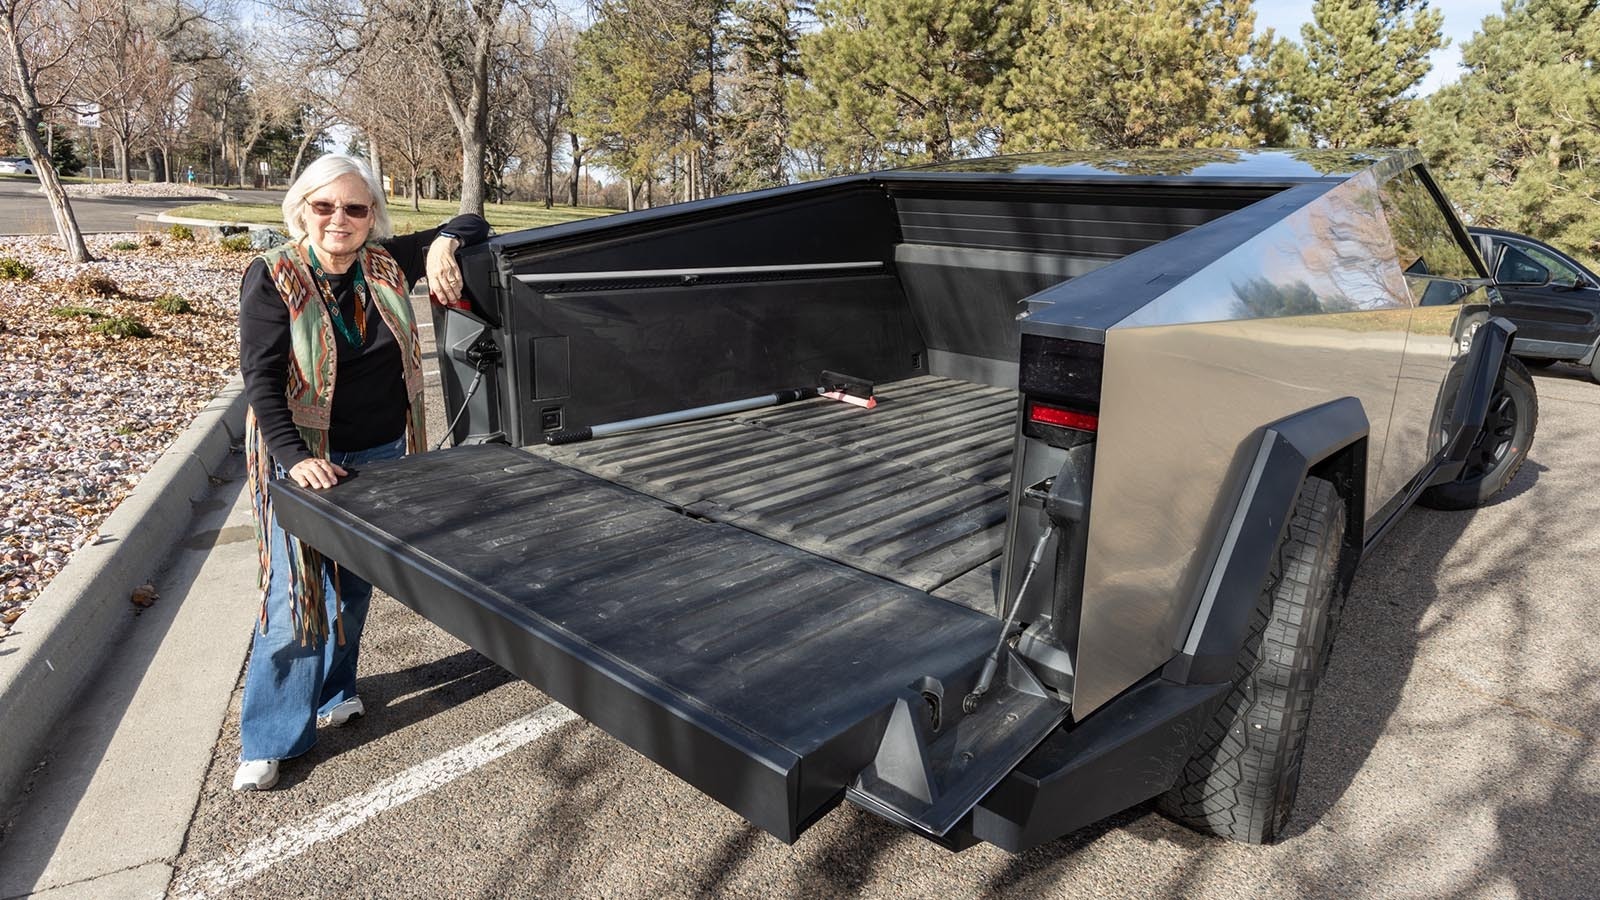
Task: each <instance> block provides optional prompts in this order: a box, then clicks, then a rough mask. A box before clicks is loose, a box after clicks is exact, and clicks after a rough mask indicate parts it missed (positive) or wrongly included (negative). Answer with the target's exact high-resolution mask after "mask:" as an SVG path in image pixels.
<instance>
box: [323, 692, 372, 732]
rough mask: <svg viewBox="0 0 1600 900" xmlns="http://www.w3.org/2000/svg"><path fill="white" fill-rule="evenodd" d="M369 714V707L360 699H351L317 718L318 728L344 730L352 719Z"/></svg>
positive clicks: (336, 705)
mask: <svg viewBox="0 0 1600 900" xmlns="http://www.w3.org/2000/svg"><path fill="white" fill-rule="evenodd" d="M366 714H367V707H366V706H365V705H364V704H363V703H362V702H361V698H360V697H351V698H350V699H349V700H345V701H343V702H340V703H337V704H335V705H334V707H333V709H330V710H328V711H327V712H326V713H323V714H322V715H320V716H317V727H318V728H325V727H333V728H343V727H344V726H345V725H346V724H348V723H349V721H350V720H351V719H354V718H355V717H357V716H364V715H366Z"/></svg>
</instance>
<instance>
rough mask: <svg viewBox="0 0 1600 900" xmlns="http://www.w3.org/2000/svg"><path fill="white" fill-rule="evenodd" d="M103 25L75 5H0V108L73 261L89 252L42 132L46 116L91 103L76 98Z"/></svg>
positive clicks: (28, 1) (56, 1)
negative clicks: (23, 149) (29, 163)
mask: <svg viewBox="0 0 1600 900" xmlns="http://www.w3.org/2000/svg"><path fill="white" fill-rule="evenodd" d="M102 24H103V22H102V20H101V19H100V18H98V16H97V15H96V11H95V10H93V9H89V8H85V7H83V6H82V5H81V4H79V3H76V2H72V0H0V67H3V71H0V104H4V106H5V107H6V110H7V111H8V112H10V113H11V117H12V118H13V119H14V120H15V121H16V125H17V136H18V138H19V139H20V140H21V141H22V143H23V145H24V146H25V147H27V149H28V156H29V157H30V158H31V159H32V160H33V166H34V168H35V169H36V170H37V171H38V173H39V184H40V186H41V187H42V188H43V189H44V195H45V199H46V200H47V201H49V204H50V212H51V213H52V214H53V215H54V216H55V221H56V234H57V235H59V236H60V238H61V243H62V245H63V246H64V247H65V248H66V251H67V255H68V256H69V257H71V259H72V261H73V262H88V261H89V260H90V259H91V257H90V255H89V248H88V246H87V245H86V244H85V243H84V242H83V232H82V230H81V229H79V228H78V220H77V217H76V216H74V215H73V213H72V204H71V203H70V202H68V200H67V192H66V191H65V190H63V189H62V187H61V179H60V178H58V177H57V176H56V170H55V166H54V165H52V164H51V161H50V153H49V151H48V150H47V149H46V148H45V146H44V142H43V141H41V140H40V139H39V128H40V126H41V125H42V124H43V122H44V117H45V115H46V113H49V112H51V111H54V110H59V109H71V108H75V107H76V106H77V105H78V104H80V103H81V102H82V101H83V100H84V99H85V98H82V97H80V96H76V93H77V91H78V89H79V83H80V81H81V80H82V76H83V72H84V69H85V66H86V62H87V56H88V54H87V53H86V52H85V51H86V48H87V47H89V46H91V45H92V43H93V41H94V38H95V35H96V33H97V32H98V31H99V29H100V27H101V26H102ZM90 99H92V98H90Z"/></svg>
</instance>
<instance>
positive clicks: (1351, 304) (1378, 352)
mask: <svg viewBox="0 0 1600 900" xmlns="http://www.w3.org/2000/svg"><path fill="white" fill-rule="evenodd" d="M1411 303H1412V301H1411V299H1410V295H1409V293H1408V291H1407V289H1406V284H1405V280H1404V277H1403V276H1402V273H1401V271H1400V267H1399V263H1398V261H1397V258H1396V254H1395V249H1394V243H1393V241H1392V239H1391V237H1390V235H1389V232H1388V229H1387V227H1386V226H1385V224H1384V219H1383V216H1382V215H1381V212H1380V210H1379V200H1378V196H1377V190H1376V180H1375V179H1374V178H1373V177H1372V175H1371V173H1367V174H1365V175H1362V176H1359V177H1357V178H1355V179H1352V180H1351V181H1349V182H1346V183H1345V184H1343V185H1341V186H1339V187H1338V188H1336V189H1334V190H1332V191H1329V192H1328V193H1327V194H1325V195H1324V196H1323V197H1322V198H1321V199H1319V200H1317V201H1315V202H1313V203H1311V204H1309V205H1307V206H1306V207H1304V208H1303V209H1301V210H1299V211H1297V212H1295V213H1293V214H1291V215H1290V216H1288V217H1287V218H1285V219H1284V220H1283V221H1282V222H1280V223H1279V224H1277V225H1274V226H1273V227H1271V228H1269V229H1267V230H1266V231H1264V232H1262V233H1261V234H1260V235H1258V236H1257V237H1256V238H1254V239H1252V240H1250V241H1248V242H1246V243H1244V244H1242V245H1241V246H1239V247H1238V249H1236V250H1235V251H1233V252H1231V253H1229V254H1228V255H1226V256H1224V257H1222V258H1221V259H1219V260H1217V262H1215V263H1213V264H1212V265H1210V266H1208V267H1207V268H1205V269H1203V270H1201V271H1200V272H1199V273H1197V274H1195V275H1193V276H1191V277H1189V278H1188V279H1186V280H1184V281H1183V282H1182V283H1181V284H1180V285H1178V286H1177V287H1176V288H1175V289H1173V290H1171V291H1169V292H1168V293H1167V294H1166V295H1164V296H1163V297H1161V298H1160V299H1158V300H1157V301H1155V302H1153V303H1151V304H1148V305H1146V306H1145V307H1144V308H1143V309H1141V310H1140V311H1139V312H1138V313H1136V314H1134V315H1133V316H1130V317H1129V318H1128V319H1127V320H1125V321H1124V322H1122V323H1120V324H1119V325H1118V326H1117V327H1115V328H1113V329H1111V330H1110V331H1109V332H1108V333H1107V335H1106V356H1105V370H1104V392H1103V394H1102V398H1101V413H1100V415H1101V418H1100V432H1099V445H1100V447H1099V449H1100V452H1099V454H1098V457H1097V459H1098V462H1097V465H1096V470H1095V476H1094V497H1095V502H1094V513H1093V516H1092V518H1091V522H1092V525H1091V530H1090V536H1089V560H1088V566H1087V569H1086V572H1085V577H1084V601H1083V613H1082V620H1081V632H1080V645H1079V646H1080V648H1081V655H1080V659H1079V670H1078V681H1077V686H1076V692H1075V695H1074V715H1076V716H1082V715H1085V714H1087V713H1088V712H1089V711H1091V710H1093V709H1094V708H1096V707H1098V706H1100V705H1101V704H1103V703H1104V702H1106V701H1107V700H1109V699H1110V698H1111V697H1113V696H1115V695H1116V694H1117V693H1118V692H1120V691H1121V690H1123V689H1124V688H1126V687H1127V686H1128V685H1131V684H1133V683H1135V682H1136V681H1138V680H1139V679H1140V678H1142V677H1144V676H1145V675H1147V674H1148V673H1149V672H1150V671H1151V670H1153V669H1154V668H1155V667H1157V666H1159V665H1161V664H1162V663H1163V662H1165V661H1166V660H1167V659H1168V658H1169V657H1171V655H1172V653H1173V648H1174V646H1175V645H1176V643H1177V638H1178V636H1179V632H1180V631H1182V630H1183V629H1184V628H1185V626H1186V625H1187V617H1188V615H1189V614H1190V612H1191V610H1192V608H1193V600H1194V598H1195V597H1197V596H1198V592H1199V589H1200V587H1201V585H1202V583H1203V581H1204V579H1205V578H1206V577H1207V576H1208V575H1209V571H1208V569H1209V565H1210V560H1211V559H1212V558H1213V556H1214V550H1215V547H1216V545H1217V543H1218V541H1219V539H1220V533H1221V529H1222V528H1223V525H1224V523H1225V522H1226V521H1227V518H1228V516H1229V515H1230V514H1231V513H1232V509H1231V506H1232V500H1231V499H1230V498H1232V497H1234V496H1236V495H1237V484H1236V483H1235V482H1236V481H1237V479H1238V477H1239V473H1240V472H1241V471H1242V470H1243V467H1241V466H1240V464H1239V462H1240V458H1241V454H1245V453H1248V452H1249V451H1250V449H1251V448H1253V447H1254V446H1255V443H1253V441H1254V440H1255V439H1256V438H1257V437H1258V436H1259V434H1260V429H1261V428H1262V427H1263V426H1264V425H1266V424H1267V423H1270V422H1273V421H1275V420H1277V419H1280V418H1283V417H1284V416H1288V415H1291V414H1293V413H1296V412H1298V411H1300V410H1304V409H1307V408H1309V407H1313V406H1317V405H1319V404H1322V403H1326V402H1328V401H1331V400H1336V399H1338V398H1340V397H1345V396H1353V397H1355V398H1357V399H1358V400H1359V401H1360V402H1361V405H1362V408H1363V410H1364V411H1365V413H1366V415H1367V417H1368V419H1369V421H1370V424H1371V433H1370V437H1369V440H1370V452H1369V455H1368V459H1369V470H1370V467H1372V466H1375V465H1376V464H1377V461H1378V460H1379V459H1381V457H1382V449H1383V446H1384V442H1385V440H1386V438H1387V433H1388V430H1389V427H1390V416H1391V410H1392V407H1393V404H1394V398H1395V391H1396V385H1397V382H1398V380H1399V377H1400V373H1401V368H1402V363H1403V357H1404V353H1405V349H1406V340H1407V329H1408V327H1409V322H1410V318H1411ZM1377 482H1378V479H1377V478H1376V477H1372V476H1371V475H1370V474H1369V477H1368V479H1367V490H1368V492H1369V494H1370V493H1371V492H1374V491H1376V490H1377V489H1378V484H1377ZM1379 506H1381V503H1378V502H1373V498H1371V497H1369V499H1368V503H1367V508H1368V509H1369V510H1372V509H1377V508H1378V507H1379Z"/></svg>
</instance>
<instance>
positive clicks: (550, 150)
mask: <svg viewBox="0 0 1600 900" xmlns="http://www.w3.org/2000/svg"><path fill="white" fill-rule="evenodd" d="M555 169H556V139H555V135H553V134H547V135H545V142H544V208H545V209H549V208H551V207H552V206H555V205H556V171H555Z"/></svg>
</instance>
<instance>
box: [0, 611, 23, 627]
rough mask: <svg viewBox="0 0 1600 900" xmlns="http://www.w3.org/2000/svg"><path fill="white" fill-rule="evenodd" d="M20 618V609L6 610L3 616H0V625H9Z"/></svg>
mask: <svg viewBox="0 0 1600 900" xmlns="http://www.w3.org/2000/svg"><path fill="white" fill-rule="evenodd" d="M21 616H22V610H20V609H8V610H6V612H5V615H0V624H4V625H10V624H11V623H12V622H15V621H16V620H17V619H18V618H20V617H21Z"/></svg>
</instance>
